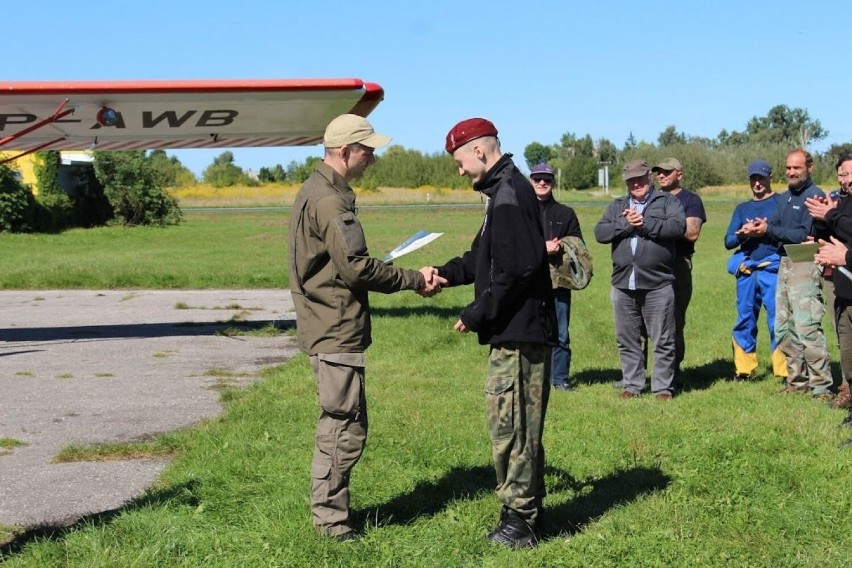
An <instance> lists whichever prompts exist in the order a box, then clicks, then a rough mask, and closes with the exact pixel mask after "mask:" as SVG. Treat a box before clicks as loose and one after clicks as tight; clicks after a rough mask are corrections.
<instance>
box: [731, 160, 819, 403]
mask: <svg viewBox="0 0 852 568" xmlns="http://www.w3.org/2000/svg"><path fill="white" fill-rule="evenodd" d="M813 165H814V160H813V157H811V155H810V153H808V152H807V151H805V150H802V149H797V150H793V151H792V152H790V153H789V154H787V160H786V164H785V172H786V175H787V188H788V189H787V191H786V192H784V193H783V194H781V199H780V203H779V205H778V208H777V209H776V210H775V213H774V214H773V215H772V217H770V219H769V221H768V222H767V221H766V220H764V219H755V221H754V223H752V226H751V227H744V229H745V233H744V234H745V235H747V236H755V237H762V236H763V235H767V236H769V237H770V238H772V239H775V240H776V241H778V242H780V243H781V244H784V245H787V244H799V243H803V242H805V241H806V240H807V238H808V236H809V235H810V234H811V228H812V225H813V219H812V218H811V215H810V213H809V212H808V209H807V207H806V205H805V200H806V199H807V198H808V197H817V198H819V199H820V200H822V199H825V194H824V193H823V191H822V190H821V189H820V188H819V187H817V186H816V185H814V183H813V181H811V170H812V169H813ZM820 273H821V269H820V267H819V266H817V265H815V264H814V263H812V262H793V261H792V260H791V259H790V257H789V256H788V255H787V254H786V251H784V250H783V249H782V253H781V267H780V269H779V270H778V286H777V291H776V301H775V339H776V341H777V342H778V348H779V349H781V351H783V352H784V355H785V356H786V357H787V384H786V386H785V387H784V391H783V392H787V393H798V392H808V391H809V390H810V392H811V394H812V395H813V396H815V397H818V398H820V399H826V400H830V399H831V398H833V395H832V394H831V388H832V387H833V384H834V383H833V380H832V377H831V368H830V366H829V359H828V347H827V345H826V341H825V333H824V332H823V329H822V316H823V314H824V313H825V306H824V305H823V302H822V290H821V287H820Z"/></svg>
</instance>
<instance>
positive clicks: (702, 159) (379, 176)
mask: <svg viewBox="0 0 852 568" xmlns="http://www.w3.org/2000/svg"><path fill="white" fill-rule="evenodd" d="M826 136H828V131H827V130H826V129H825V128H823V126H822V124H821V123H820V121H819V120H815V119H812V118H811V117H810V115H809V114H808V112H807V110H804V109H801V108H790V107H788V106H787V105H776V106H774V107H772V108H771V109H769V111H768V112H767V113H766V115H764V116H754V117H752V118H751V119H750V120H749V121H748V122H747V124H746V125H745V127H744V128H743V130H742V131H731V132H728V131H727V130H724V129H723V130H721V131H720V132H719V134H718V135H717V136H716V137H715V138H707V137H701V136H691V135H688V134H686V133H684V132H680V131H678V129H677V127H676V126H675V125H668V126H666V127H665V128H664V129H663V130H662V131H661V132H660V134H659V136H658V137H657V139H656V141H654V142H646V141H637V140H636V139H635V137H634V136H633V134H632V133H631V134H630V135H629V136H628V138H627V140H626V141H625V142H624V143H623V144H622V145H621V147H619V146H617V145H616V144H614V143H613V142H612V141H610V140H608V139H606V138H597V139H595V138H593V137H592V135H591V134H585V135H582V136H579V135H577V134H575V133H573V132H566V133H564V134H563V135H562V136H561V138H560V139H559V141H558V142H553V143H549V144H546V143H542V142H538V141H533V142H530V143H529V144H528V145H527V146H526V147H525V148H524V152H523V158H524V161H525V162H526V165H527V167H529V168H531V167H532V166H534V165H535V164H537V163H540V162H546V163H548V164H550V165H551V166H552V167H553V168H554V169H556V170H557V171H558V172H559V176H558V183H559V188H560V189H577V190H584V189H589V188H594V187H598V186H599V174H598V172H599V170H600V169H601V168H602V167H603V166H604V165H607V166H609V172H610V185H611V186H618V185H620V184H621V182H622V180H621V168H620V164H623V163H625V162H627V161H629V160H632V159H635V158H643V159H646V160H648V162H649V163H653V162H656V161H659V160H661V159H662V158H665V157H668V156H673V157H676V158H678V159H679V160H680V161H681V163H682V164H683V165H684V185H686V186H687V187H690V188H692V189H696V190H700V189H701V188H702V187H707V186H715V185H725V184H741V183H744V182H745V168H746V166H747V164H748V163H749V162H750V161H751V160H753V159H755V158H763V159H766V160H768V161H769V162H770V163H772V164H773V165H774V166H775V171H776V172H778V174H777V175H776V179H783V164H784V159H785V157H786V155H787V153H788V152H789V151H790V150H792V149H793V148H797V147H801V148H807V147H808V146H809V145H810V144H812V143H813V142H817V141H820V140H824V139H825V138H826ZM850 149H852V143H846V144H835V145H832V146H831V147H830V148H829V149H828V150H827V151H826V152H824V153H821V154H820V153H815V154H814V158H815V169H814V174H813V177H814V179H816V180H817V181H819V182H824V183H825V182H830V181H831V180H832V179H833V175H834V163H835V161H836V158H837V157H838V156H839V155H840V154H842V153H844V152H847V151H849V150H850ZM319 159H320V158H319V157H311V158H308V159H306V160H305V161H304V162H297V161H293V162H291V163H290V164H289V165H288V166H287V167H286V168H284V167H283V166H281V165H280V164H277V165H275V166H272V167H268V168H261V169H260V172H259V175H258V176H257V177H256V178H251V179H247V173H246V172H244V171H243V170H241V169H240V168H239V167H238V166H237V165H236V164H235V163H234V157H233V154H231V153H230V152H224V153H223V154H222V155H220V156H219V157H217V158H216V159H215V160H214V162H213V164H211V165H210V166H208V168H207V169H205V170H204V172H203V174H202V180H203V181H204V182H205V183H210V184H211V185H213V186H214V187H225V186H227V185H253V184H258V183H268V182H283V183H290V184H301V183H302V182H304V181H305V179H307V177H308V176H309V175H310V174H311V171H313V165H314V163H315V162H316V161H317V160H319ZM356 183H357V185H358V187H359V188H361V189H364V190H372V189H377V188H379V187H401V188H416V187H423V186H432V187H441V188H450V189H463V188H467V187H469V182H468V181H467V179H466V178H462V177H459V175H458V169H457V167H456V165H455V162H454V161H453V159H452V158H451V157H450V156H449V155H447V154H446V153H444V152H436V153H432V154H429V153H422V152H419V151H417V150H411V149H406V148H404V147H402V146H391V147H389V148H388V149H387V150H386V151H385V152H384V153H383V154H382V155H381V157H380V158H379V159H378V161H377V162H376V164H375V165H374V166H373V167H371V168H369V169H368V170H367V172H366V173H365V175H364V177H363V178H362V179H361V180H359V181H358V182H356Z"/></svg>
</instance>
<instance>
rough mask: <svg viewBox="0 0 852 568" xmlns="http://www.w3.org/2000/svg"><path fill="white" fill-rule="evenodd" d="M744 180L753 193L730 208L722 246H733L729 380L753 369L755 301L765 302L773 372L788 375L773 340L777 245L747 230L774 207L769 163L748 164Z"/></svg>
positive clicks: (746, 375) (778, 259)
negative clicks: (734, 298) (734, 318)
mask: <svg viewBox="0 0 852 568" xmlns="http://www.w3.org/2000/svg"><path fill="white" fill-rule="evenodd" d="M747 173H748V182H749V186H750V187H751V192H752V196H753V197H752V199H751V201H746V202H745V203H740V204H739V205H737V208H736V209H734V214H733V216H732V217H731V222H730V224H729V225H728V231H727V232H726V233H725V248H727V249H728V250H731V249H734V248H736V249H737V251H736V252H735V253H734V254H733V255H732V256H731V259H730V261H729V262H728V272H729V273H731V274H733V275H734V276H735V277H736V279H737V323H736V325H734V331H733V338H732V339H733V347H734V369H735V371H734V380H747V379H749V378H751V377H752V375H753V373H754V371H755V369H757V352H756V351H757V318H758V315H759V314H760V306H761V305H763V306H764V307H765V308H766V323H767V327H769V348H770V352H771V353H772V371H773V373H774V374H775V376H776V377H786V376H787V360H786V358H785V357H784V354H783V353H782V352H781V350H779V349H778V347H777V343H776V341H775V291H776V283H777V281H778V268H779V266H780V264H781V253H780V252H779V250H780V248H781V245H780V243H779V242H778V241H776V240H774V239H772V238H771V237H769V236H767V235H763V236H762V237H752V236H748V235H747V234H746V231H747V230H748V229H747V227H748V225H749V224H750V223H751V222H752V221H754V220H755V219H764V220H768V219H769V218H771V217H772V215H773V214H774V213H775V210H776V209H777V208H778V203H779V201H778V200H779V199H780V197H781V196H780V195H778V194H777V193H773V192H772V166H770V165H769V162H767V161H766V160H755V161H753V162H752V163H750V164H749V165H748V170H747Z"/></svg>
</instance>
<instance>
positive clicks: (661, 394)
mask: <svg viewBox="0 0 852 568" xmlns="http://www.w3.org/2000/svg"><path fill="white" fill-rule="evenodd" d="M656 397H657V399H658V400H671V399H672V393H670V392H658V393H657V394H656Z"/></svg>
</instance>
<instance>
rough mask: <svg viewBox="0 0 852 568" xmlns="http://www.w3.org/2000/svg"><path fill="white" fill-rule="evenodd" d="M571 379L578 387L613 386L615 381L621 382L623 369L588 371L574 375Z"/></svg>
mask: <svg viewBox="0 0 852 568" xmlns="http://www.w3.org/2000/svg"><path fill="white" fill-rule="evenodd" d="M571 377H572V378H573V379H574V380H575V381H576V382H577V384H578V385H595V384H611V383H612V382H613V381H620V380H621V368H617V367H613V368H609V369H586V370H585V371H580V372H579V373H573V374H572V375H571Z"/></svg>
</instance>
